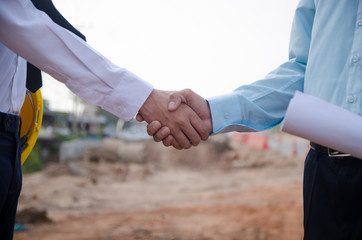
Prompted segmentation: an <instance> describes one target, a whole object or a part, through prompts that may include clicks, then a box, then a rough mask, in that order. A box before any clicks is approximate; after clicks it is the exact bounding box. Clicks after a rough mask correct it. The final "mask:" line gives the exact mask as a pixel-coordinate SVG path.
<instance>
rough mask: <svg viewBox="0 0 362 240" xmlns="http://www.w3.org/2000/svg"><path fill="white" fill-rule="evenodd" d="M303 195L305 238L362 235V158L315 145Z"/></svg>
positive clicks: (328, 239) (310, 158) (358, 236)
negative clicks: (336, 155) (335, 154)
mask: <svg viewBox="0 0 362 240" xmlns="http://www.w3.org/2000/svg"><path fill="white" fill-rule="evenodd" d="M361 147H362V146H361ZM303 198H304V239H305V240H317V239H318V240H322V239H326V240H334V239H336V240H337V239H339V240H342V239H359V240H360V239H362V160H360V159H357V158H353V157H344V158H339V159H338V158H330V157H329V156H328V155H327V154H324V153H321V152H317V151H315V150H313V149H311V150H310V152H309V153H308V156H307V158H306V161H305V168H304V185H303Z"/></svg>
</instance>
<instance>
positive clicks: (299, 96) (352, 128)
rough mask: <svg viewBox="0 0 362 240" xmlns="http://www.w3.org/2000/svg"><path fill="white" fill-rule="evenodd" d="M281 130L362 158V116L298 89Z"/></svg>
mask: <svg viewBox="0 0 362 240" xmlns="http://www.w3.org/2000/svg"><path fill="white" fill-rule="evenodd" d="M281 130H282V131H284V132H287V133H290V134H292V135H295V136H298V137H302V138H305V139H308V140H310V141H312V142H315V143H317V144H320V145H323V146H325V147H329V148H332V149H335V150H337V151H340V152H343V153H349V154H351V155H352V156H354V157H357V158H360V159H362V117H361V116H359V115H357V114H355V113H352V112H350V111H348V110H346V109H343V108H341V107H339V106H336V105H334V104H331V103H329V102H326V101H324V100H322V99H319V98H317V97H314V96H311V95H308V94H305V93H301V92H299V91H297V92H296V93H295V94H294V96H293V98H292V100H291V101H290V103H289V106H288V109H287V112H286V115H285V117H284V120H283V123H282V126H281Z"/></svg>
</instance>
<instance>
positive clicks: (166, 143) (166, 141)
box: [162, 135, 174, 147]
mask: <svg viewBox="0 0 362 240" xmlns="http://www.w3.org/2000/svg"><path fill="white" fill-rule="evenodd" d="M173 141H174V138H173V137H172V135H168V136H167V137H166V138H164V139H163V140H162V143H163V145H164V146H165V147H169V146H171V144H172V142H173Z"/></svg>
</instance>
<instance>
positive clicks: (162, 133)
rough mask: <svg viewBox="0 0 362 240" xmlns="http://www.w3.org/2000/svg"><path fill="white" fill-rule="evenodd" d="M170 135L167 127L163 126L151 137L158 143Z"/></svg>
mask: <svg viewBox="0 0 362 240" xmlns="http://www.w3.org/2000/svg"><path fill="white" fill-rule="evenodd" d="M170 134H171V131H170V129H169V128H168V127H166V126H163V127H162V128H161V129H160V130H158V131H157V132H156V133H155V134H154V135H153V139H154V140H155V141H156V142H160V141H162V140H163V139H165V138H167V136H169V135H170Z"/></svg>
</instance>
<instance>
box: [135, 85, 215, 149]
mask: <svg viewBox="0 0 362 240" xmlns="http://www.w3.org/2000/svg"><path fill="white" fill-rule="evenodd" d="M169 99H170V92H166V91H161V90H156V89H155V90H153V91H152V93H151V94H150V96H149V97H148V98H147V100H146V101H145V103H144V104H143V106H142V107H141V108H140V110H139V114H138V115H137V117H136V118H137V120H145V121H146V122H147V123H151V122H152V121H154V120H157V121H159V123H160V124H161V125H162V126H167V127H168V130H169V132H167V133H168V135H170V134H172V137H173V139H175V141H174V142H175V143H174V145H173V146H174V147H175V148H177V149H182V148H185V149H188V148H190V147H191V146H192V145H194V146H197V145H198V144H199V143H200V141H201V139H202V140H204V139H207V138H208V133H209V131H208V127H207V126H206V125H205V124H204V122H203V121H202V120H201V119H200V117H199V116H198V115H197V114H196V113H195V112H194V111H193V110H192V109H191V108H190V107H188V106H187V105H185V104H182V105H181V106H178V107H177V111H176V109H174V110H173V111H168V109H167V106H168V102H169ZM168 130H166V131H168ZM148 132H149V134H150V132H152V131H149V130H148ZM161 132H163V131H160V134H161Z"/></svg>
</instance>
